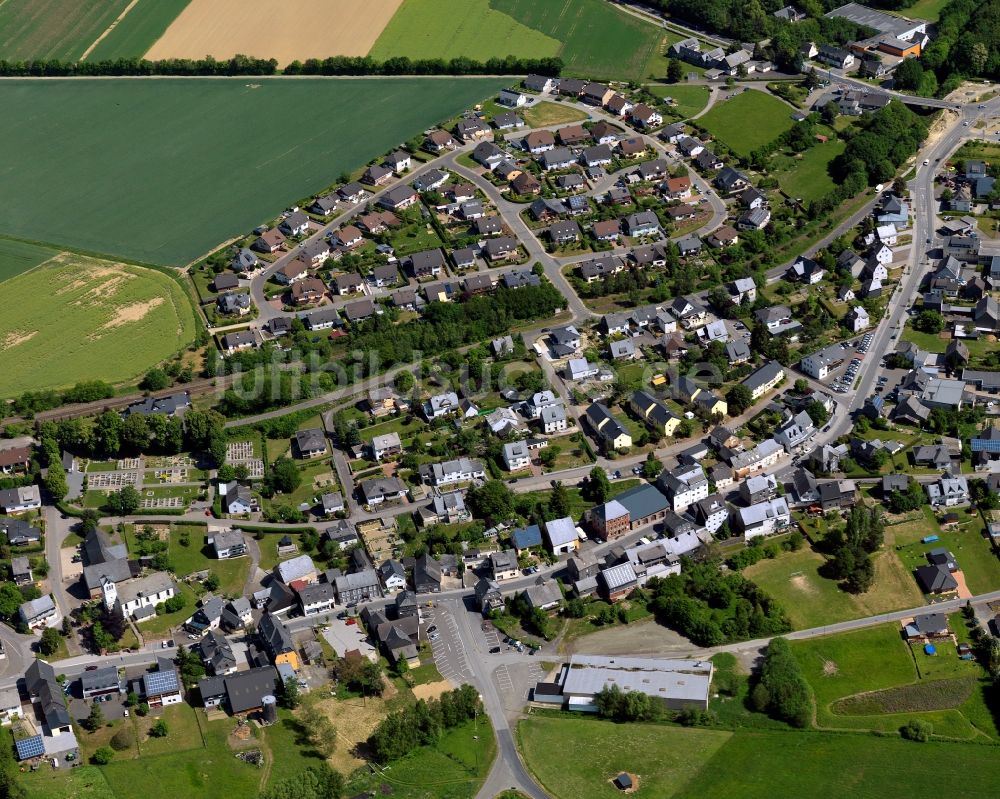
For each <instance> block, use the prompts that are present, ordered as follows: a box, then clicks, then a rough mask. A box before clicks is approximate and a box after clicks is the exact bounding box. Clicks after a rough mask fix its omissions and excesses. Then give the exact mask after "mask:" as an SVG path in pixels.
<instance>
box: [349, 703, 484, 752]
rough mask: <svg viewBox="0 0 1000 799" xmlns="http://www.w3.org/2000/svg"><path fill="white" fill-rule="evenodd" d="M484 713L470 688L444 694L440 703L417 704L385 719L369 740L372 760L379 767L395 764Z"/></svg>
mask: <svg viewBox="0 0 1000 799" xmlns="http://www.w3.org/2000/svg"><path fill="white" fill-rule="evenodd" d="M482 712H483V706H482V702H480V701H479V693H478V692H477V691H476V689H475V688H473V687H472V686H471V685H463V686H461V687H460V688H456V689H455V690H454V691H445V692H444V693H443V694H441V697H440V698H439V699H431V700H429V701H426V702H425V701H424V700H423V699H421V700H419V701H418V702H417V703H416V704H415V705H412V706H410V707H407V708H404V709H403V710H397V711H396V712H395V713H390V714H389V715H388V716H386V717H385V718H384V719H383V720H382V721H381V722H379V725H378V726H377V727H376V728H375V731H374V732H373V733H372V734H371V736H370V737H369V739H368V745H369V747H371V751H372V754H373V756H374V759H375V760H377V761H379V762H381V763H388V762H389V761H392V760H398V759H399V758H401V757H403V755H406V754H408V753H409V752H412V751H413V750H414V749H416V748H417V747H418V746H428V745H431V744H434V743H436V742H437V740H438V739H439V738H440V737H441V734H442V733H443V732H444V731H445V730H447V729H451V728H452V727H458V726H459V725H461V724H463V723H464V722H466V721H468V720H469V719H471V718H473V717H474V716H475V715H476V714H478V713H482Z"/></svg>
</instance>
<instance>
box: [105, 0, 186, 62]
mask: <svg viewBox="0 0 1000 799" xmlns="http://www.w3.org/2000/svg"><path fill="white" fill-rule="evenodd" d="M190 1H191V0H139V2H138V3H136V5H135V6H134V7H133V8H132V10H131V11H129V12H128V14H126V15H125V17H124V19H122V21H121V22H119V23H118V24H117V25H116V26H115V27H114V29H113V30H112V31H111V32H110V33H109V34H108V35H107V36H105V37H104V38H103V39H102V40H101V42H100V43H99V44H98V45H97V47H95V48H94V49H93V50H92V51H91V52H90V54H89V55H88V56H87V59H86V60H87V61H110V60H113V59H116V58H137V57H139V56H142V55H145V54H146V51H147V50H149V48H150V47H152V46H153V45H154V44H155V43H156V40H157V39H159V38H160V37H161V36H162V35H163V33H164V31H166V29H167V28H168V27H169V26H170V23H171V22H173V21H174V20H175V19H177V16H178V15H179V14H180V13H181V12H182V11H183V10H184V9H185V7H186V6H187V4H188V3H189V2H190Z"/></svg>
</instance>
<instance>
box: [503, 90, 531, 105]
mask: <svg viewBox="0 0 1000 799" xmlns="http://www.w3.org/2000/svg"><path fill="white" fill-rule="evenodd" d="M527 102H528V98H527V96H526V95H524V94H523V93H521V92H519V91H518V90H517V89H503V90H502V91H501V92H500V96H499V97H498V98H497V103H499V104H500V105H505V106H507V107H508V108H520V107H521V106H522V105H525V104H527Z"/></svg>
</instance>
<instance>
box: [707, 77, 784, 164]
mask: <svg viewBox="0 0 1000 799" xmlns="http://www.w3.org/2000/svg"><path fill="white" fill-rule="evenodd" d="M792 113H793V112H792V109H791V108H790V107H789V106H788V105H787V104H786V103H784V102H782V101H781V100H779V99H778V98H777V97H774V96H773V95H770V94H765V93H764V92H759V91H753V90H747V91H743V92H740V93H739V94H738V95H736V96H735V97H733V98H732V99H731V100H724V101H722V102H721V103H716V104H715V105H714V106H713V107H712V110H711V111H709V112H708V113H707V114H705V116H703V117H700V118H699V120H698V124H699V125H701V126H702V127H704V128H705V130H707V131H708V132H709V133H711V134H712V135H713V136H715V137H716V138H717V139H719V140H720V141H721V142H722V143H723V144H725V145H727V146H728V147H729V149H730V150H732V151H733V152H734V153H736V154H737V155H740V156H747V155H749V154H750V153H752V152H753V151H754V150H756V149H757V148H759V147H762V146H764V145H765V144H770V143H771V142H772V141H774V140H775V139H776V138H778V136H780V135H781V134H782V133H784V132H785V131H786V130H788V129H789V128H791V127H792V125H793V124H794V123H793V122H792V117H791V115H792Z"/></svg>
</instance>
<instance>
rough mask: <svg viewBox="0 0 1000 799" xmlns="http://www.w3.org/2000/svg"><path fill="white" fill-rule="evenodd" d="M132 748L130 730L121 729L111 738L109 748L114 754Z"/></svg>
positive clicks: (126, 728)
mask: <svg viewBox="0 0 1000 799" xmlns="http://www.w3.org/2000/svg"><path fill="white" fill-rule="evenodd" d="M131 746H132V730H130V729H129V728H128V727H122V728H121V729H120V730H118V732H116V733H115V734H114V736H113V737H112V738H111V748H112V749H114V750H115V751H116V752H124V751H125V750H126V749H129V748H131Z"/></svg>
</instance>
